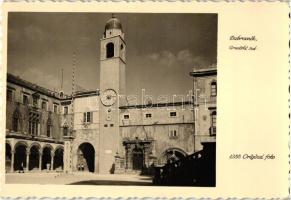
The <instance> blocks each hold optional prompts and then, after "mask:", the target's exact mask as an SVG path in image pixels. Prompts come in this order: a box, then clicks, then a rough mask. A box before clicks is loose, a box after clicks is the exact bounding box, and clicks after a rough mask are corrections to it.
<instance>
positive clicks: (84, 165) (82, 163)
mask: <svg viewBox="0 0 291 200" xmlns="http://www.w3.org/2000/svg"><path fill="white" fill-rule="evenodd" d="M77 155H78V158H77V166H76V167H77V170H78V171H87V172H94V171H95V164H94V163H95V150H94V147H93V146H92V144H90V143H87V142H85V143H82V144H81V145H80V146H79V147H78V150H77Z"/></svg>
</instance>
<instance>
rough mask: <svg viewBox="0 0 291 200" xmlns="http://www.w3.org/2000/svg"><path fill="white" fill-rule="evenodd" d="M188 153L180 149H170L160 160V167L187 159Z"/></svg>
mask: <svg viewBox="0 0 291 200" xmlns="http://www.w3.org/2000/svg"><path fill="white" fill-rule="evenodd" d="M186 155H187V154H186V153H185V152H184V151H183V150H181V149H179V148H170V149H167V150H165V151H164V152H163V153H162V154H161V156H160V158H159V159H158V164H159V165H165V164H167V163H172V162H175V161H177V160H180V159H183V158H185V157H186Z"/></svg>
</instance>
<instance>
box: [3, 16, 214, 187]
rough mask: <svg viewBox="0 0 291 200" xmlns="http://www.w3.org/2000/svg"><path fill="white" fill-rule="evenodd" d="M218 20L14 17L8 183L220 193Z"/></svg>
mask: <svg viewBox="0 0 291 200" xmlns="http://www.w3.org/2000/svg"><path fill="white" fill-rule="evenodd" d="M218 18H219V15H218V14H217V13H119V12H112V13H111V12H103V13H102V12H98V13H91V12H90V13H89V12H79V13H78V12H9V13H8V27H7V85H6V86H7V88H6V135H5V183H6V184H42V185H43V184H53V185H54V184H58V185H115V186H124V185H127V186H188V187H189V186H190V187H216V165H217V163H216V133H217V127H216V121H217V108H216V99H217V95H218V94H219V91H217V74H219V72H217V33H218ZM218 84H219V83H218ZM218 118H219V115H218Z"/></svg>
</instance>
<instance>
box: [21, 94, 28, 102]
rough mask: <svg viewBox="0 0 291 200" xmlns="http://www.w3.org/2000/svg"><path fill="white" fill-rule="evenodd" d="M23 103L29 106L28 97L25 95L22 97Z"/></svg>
mask: <svg viewBox="0 0 291 200" xmlns="http://www.w3.org/2000/svg"><path fill="white" fill-rule="evenodd" d="M22 103H23V104H24V105H28V95H26V94H24V95H23V96H22Z"/></svg>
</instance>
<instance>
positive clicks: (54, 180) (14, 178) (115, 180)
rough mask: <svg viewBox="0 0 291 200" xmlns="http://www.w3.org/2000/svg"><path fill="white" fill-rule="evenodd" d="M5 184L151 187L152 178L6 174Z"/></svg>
mask: <svg viewBox="0 0 291 200" xmlns="http://www.w3.org/2000/svg"><path fill="white" fill-rule="evenodd" d="M5 178H6V180H5V181H6V183H7V184H62V185H152V178H151V177H149V176H140V175H136V174H134V175H133V174H130V175H127V174H126V175H125V174H93V173H85V172H83V173H74V174H64V173H53V172H50V173H46V172H42V173H36V172H35V173H24V174H22V173H21V174H19V173H7V174H6V176H5Z"/></svg>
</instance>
